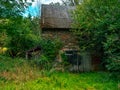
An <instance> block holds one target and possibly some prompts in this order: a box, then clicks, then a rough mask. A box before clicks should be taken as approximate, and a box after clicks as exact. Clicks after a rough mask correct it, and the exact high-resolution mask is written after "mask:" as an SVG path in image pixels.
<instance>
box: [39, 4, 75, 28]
mask: <svg viewBox="0 0 120 90" xmlns="http://www.w3.org/2000/svg"><path fill="white" fill-rule="evenodd" d="M74 9H75V7H71V6H56V5H42V8H41V28H66V29H67V28H71V22H72V20H71V11H73V10H74Z"/></svg>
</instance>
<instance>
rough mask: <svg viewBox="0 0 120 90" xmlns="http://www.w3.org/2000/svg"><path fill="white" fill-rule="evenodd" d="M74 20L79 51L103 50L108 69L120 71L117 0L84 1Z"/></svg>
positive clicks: (119, 5) (119, 4)
mask: <svg viewBox="0 0 120 90" xmlns="http://www.w3.org/2000/svg"><path fill="white" fill-rule="evenodd" d="M73 19H74V24H73V27H74V28H77V29H75V30H73V32H74V34H76V35H77V36H78V40H79V46H80V48H81V50H83V51H85V50H89V51H92V52H93V51H94V52H102V55H103V56H102V57H103V60H105V62H106V64H107V65H106V66H107V68H108V70H110V71H112V72H114V73H118V72H120V52H119V51H120V2H119V0H107V1H106V0H83V2H82V3H81V4H80V5H79V6H78V7H77V8H76V10H75V12H74V13H73ZM116 75H118V74H116Z"/></svg>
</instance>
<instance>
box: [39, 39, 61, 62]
mask: <svg viewBox="0 0 120 90" xmlns="http://www.w3.org/2000/svg"><path fill="white" fill-rule="evenodd" d="M40 46H41V48H42V53H43V54H44V55H45V57H47V58H48V60H49V61H51V60H52V61H53V60H55V58H56V55H57V54H58V52H59V50H60V48H61V47H62V43H61V42H60V40H59V39H53V40H51V39H42V40H41V41H40Z"/></svg>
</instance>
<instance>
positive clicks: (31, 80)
mask: <svg viewBox="0 0 120 90" xmlns="http://www.w3.org/2000/svg"><path fill="white" fill-rule="evenodd" d="M42 57H43V58H44V59H45V57H44V56H42ZM33 66H34V65H31V62H30V61H27V60H24V59H20V58H14V59H12V58H9V57H5V56H1V55H0V90H14V89H15V90H16V89H18V90H21V89H22V90H36V89H38V90H53V89H55V90H86V89H88V90H89V89H90V90H119V87H118V85H119V84H120V81H119V80H117V81H115V80H113V79H110V78H109V77H108V76H109V73H106V72H95V73H94V72H89V73H80V74H79V73H78V74H72V73H66V72H64V73H61V72H53V73H51V74H49V71H40V70H39V69H38V68H37V67H36V66H34V67H33ZM48 74H49V75H48Z"/></svg>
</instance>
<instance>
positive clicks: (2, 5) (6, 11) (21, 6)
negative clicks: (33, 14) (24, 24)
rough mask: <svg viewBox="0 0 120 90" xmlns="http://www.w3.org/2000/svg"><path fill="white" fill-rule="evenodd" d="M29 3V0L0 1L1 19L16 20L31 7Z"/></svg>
mask: <svg viewBox="0 0 120 90" xmlns="http://www.w3.org/2000/svg"><path fill="white" fill-rule="evenodd" d="M27 1H28V0H0V18H1V17H2V18H13V17H14V18H16V17H18V16H22V14H23V12H24V11H25V9H26V8H27V7H28V6H29V5H31V3H28V2H27ZM31 1H33V0H31Z"/></svg>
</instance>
